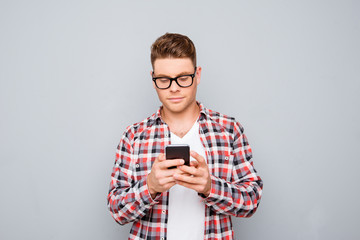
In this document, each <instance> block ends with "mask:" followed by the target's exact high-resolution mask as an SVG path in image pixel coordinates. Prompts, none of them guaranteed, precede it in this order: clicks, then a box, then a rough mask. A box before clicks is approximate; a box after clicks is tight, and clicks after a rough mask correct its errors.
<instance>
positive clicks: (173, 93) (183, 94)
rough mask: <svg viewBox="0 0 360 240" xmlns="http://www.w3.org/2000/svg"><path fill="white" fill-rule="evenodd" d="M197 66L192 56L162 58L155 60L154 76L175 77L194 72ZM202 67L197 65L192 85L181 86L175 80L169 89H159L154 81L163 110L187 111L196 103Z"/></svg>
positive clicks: (168, 111)
mask: <svg viewBox="0 0 360 240" xmlns="http://www.w3.org/2000/svg"><path fill="white" fill-rule="evenodd" d="M194 71H195V66H194V64H193V63H192V61H191V59H190V58H161V59H156V60H155V62H154V77H169V78H174V77H178V76H181V75H186V74H193V73H194ZM151 74H152V72H151ZM200 76H201V67H197V71H196V74H195V77H194V82H193V84H192V85H191V86H190V87H186V88H183V87H180V86H179V85H178V84H176V82H175V81H173V82H172V84H171V86H170V88H168V89H158V88H157V87H156V86H155V83H154V82H153V85H154V88H155V90H156V92H157V94H158V97H159V100H160V102H161V103H162V104H163V110H164V111H166V112H167V113H174V114H175V113H176V114H178V113H185V112H186V110H188V109H190V108H191V107H192V106H194V104H196V90H197V85H198V84H199V83H200Z"/></svg>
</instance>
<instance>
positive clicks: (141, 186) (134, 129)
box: [107, 104, 263, 240]
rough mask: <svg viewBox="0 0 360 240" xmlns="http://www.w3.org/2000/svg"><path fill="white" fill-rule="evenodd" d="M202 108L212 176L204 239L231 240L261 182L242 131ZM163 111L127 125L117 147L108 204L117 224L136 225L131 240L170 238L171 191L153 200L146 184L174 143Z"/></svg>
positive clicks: (252, 206) (249, 210)
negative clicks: (156, 163) (159, 158)
mask: <svg viewBox="0 0 360 240" xmlns="http://www.w3.org/2000/svg"><path fill="white" fill-rule="evenodd" d="M199 106H200V116H199V118H198V122H199V125H200V138H201V141H202V143H203V145H204V147H205V150H206V158H207V164H208V167H209V171H210V173H211V193H210V195H209V196H208V197H205V196H202V195H201V194H199V195H200V196H201V197H202V199H203V201H204V203H205V214H206V215H205V223H204V224H205V232H204V239H233V238H234V234H233V230H232V223H231V217H230V216H236V217H250V216H251V215H252V214H253V213H254V212H255V211H256V209H257V207H258V205H259V203H260V198H261V194H262V186H263V183H262V180H261V178H260V177H259V176H258V175H257V174H256V170H255V169H254V167H253V163H252V160H251V158H252V153H251V148H250V146H249V144H248V141H247V138H246V136H245V135H244V134H243V132H244V129H243V127H242V126H241V125H240V124H239V123H238V122H236V121H235V119H234V118H231V117H228V116H225V115H222V114H220V113H217V112H214V111H212V110H209V109H206V108H204V106H203V105H202V104H199ZM160 110H161V108H160V109H159V110H158V111H157V113H155V114H154V115H152V116H151V117H149V118H147V119H145V120H144V121H142V122H140V123H137V124H134V125H132V126H129V127H128V128H127V130H126V131H125V133H124V134H123V136H122V138H121V141H120V143H119V145H118V147H117V152H116V161H115V165H114V168H113V172H112V175H111V183H110V190H109V195H108V198H107V200H108V207H109V210H110V212H111V214H112V216H113V218H114V219H115V220H116V221H117V222H118V223H119V224H121V225H123V224H126V223H129V222H133V226H132V228H131V231H130V236H129V239H161V240H162V239H166V229H167V227H166V226H167V219H168V215H167V214H168V205H169V191H166V192H163V193H161V194H158V195H157V196H156V197H155V199H152V197H151V195H150V193H149V189H148V187H147V184H146V176H147V175H148V174H149V173H150V171H151V166H152V163H153V162H154V161H155V159H156V157H157V156H158V155H159V154H160V153H164V149H165V146H166V145H168V144H170V129H169V127H168V125H167V124H166V123H165V122H164V121H163V120H162V119H161V116H160ZM189 217H191V216H189Z"/></svg>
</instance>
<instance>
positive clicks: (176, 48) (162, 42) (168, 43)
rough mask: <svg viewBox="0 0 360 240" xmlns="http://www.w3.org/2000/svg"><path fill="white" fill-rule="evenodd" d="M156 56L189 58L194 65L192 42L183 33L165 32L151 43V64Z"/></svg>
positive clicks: (193, 46)
mask: <svg viewBox="0 0 360 240" xmlns="http://www.w3.org/2000/svg"><path fill="white" fill-rule="evenodd" d="M158 58H190V59H191V61H192V62H193V64H194V66H196V49H195V45H194V43H193V42H192V41H191V40H190V38H188V37H187V36H185V35H181V34H178V33H165V34H164V35H162V36H161V37H159V38H158V39H156V41H155V42H154V43H153V44H152V45H151V65H152V67H153V68H154V62H155V60H156V59H158Z"/></svg>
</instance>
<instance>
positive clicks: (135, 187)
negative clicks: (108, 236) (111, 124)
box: [107, 134, 157, 225]
mask: <svg viewBox="0 0 360 240" xmlns="http://www.w3.org/2000/svg"><path fill="white" fill-rule="evenodd" d="M132 159H133V149H132V146H131V145H130V143H129V140H128V138H127V136H126V134H124V136H123V137H122V139H121V141H120V143H119V145H118V147H117V152H116V159H115V165H114V168H113V172H112V174H111V183H110V190H109V194H108V197H107V201H108V208H109V210H110V213H111V215H112V216H113V218H114V219H115V221H116V222H118V223H119V224H121V225H123V224H126V223H129V222H132V221H135V220H137V219H141V218H142V217H143V216H145V215H146V214H147V212H148V210H149V209H151V208H152V206H153V205H154V204H156V203H157V202H156V199H155V200H153V199H152V198H151V195H150V193H149V189H148V187H147V184H146V177H144V178H142V179H141V180H140V181H135V179H134V176H133V170H134V169H132V168H131V164H130V163H131V161H132Z"/></svg>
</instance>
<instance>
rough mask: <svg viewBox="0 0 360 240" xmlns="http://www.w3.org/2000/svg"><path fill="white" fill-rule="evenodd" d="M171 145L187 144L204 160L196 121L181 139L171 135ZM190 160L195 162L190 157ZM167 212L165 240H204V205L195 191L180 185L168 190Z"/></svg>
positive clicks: (204, 156) (203, 149)
mask: <svg viewBox="0 0 360 240" xmlns="http://www.w3.org/2000/svg"><path fill="white" fill-rule="evenodd" d="M171 144H189V145H190V150H192V151H195V152H197V153H198V154H200V155H201V156H202V157H203V158H205V159H206V155H205V148H204V146H203V145H202V143H201V140H200V135H199V123H198V122H197V121H196V122H195V124H194V125H193V127H192V128H191V129H190V130H189V132H188V133H187V134H186V135H185V136H184V137H183V138H180V137H178V136H176V135H175V134H173V133H171ZM190 160H191V161H196V160H195V159H193V158H192V157H191V159H190ZM168 211H169V215H168V224H167V239H169V240H184V239H186V240H193V239H194V240H195V239H196V240H197V239H198V240H200V239H201V240H202V239H204V230H205V204H204V202H203V200H202V199H201V197H199V196H198V193H197V192H196V191H195V190H192V189H189V188H185V187H183V186H180V185H175V186H173V187H172V188H170V190H169V209H168Z"/></svg>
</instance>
